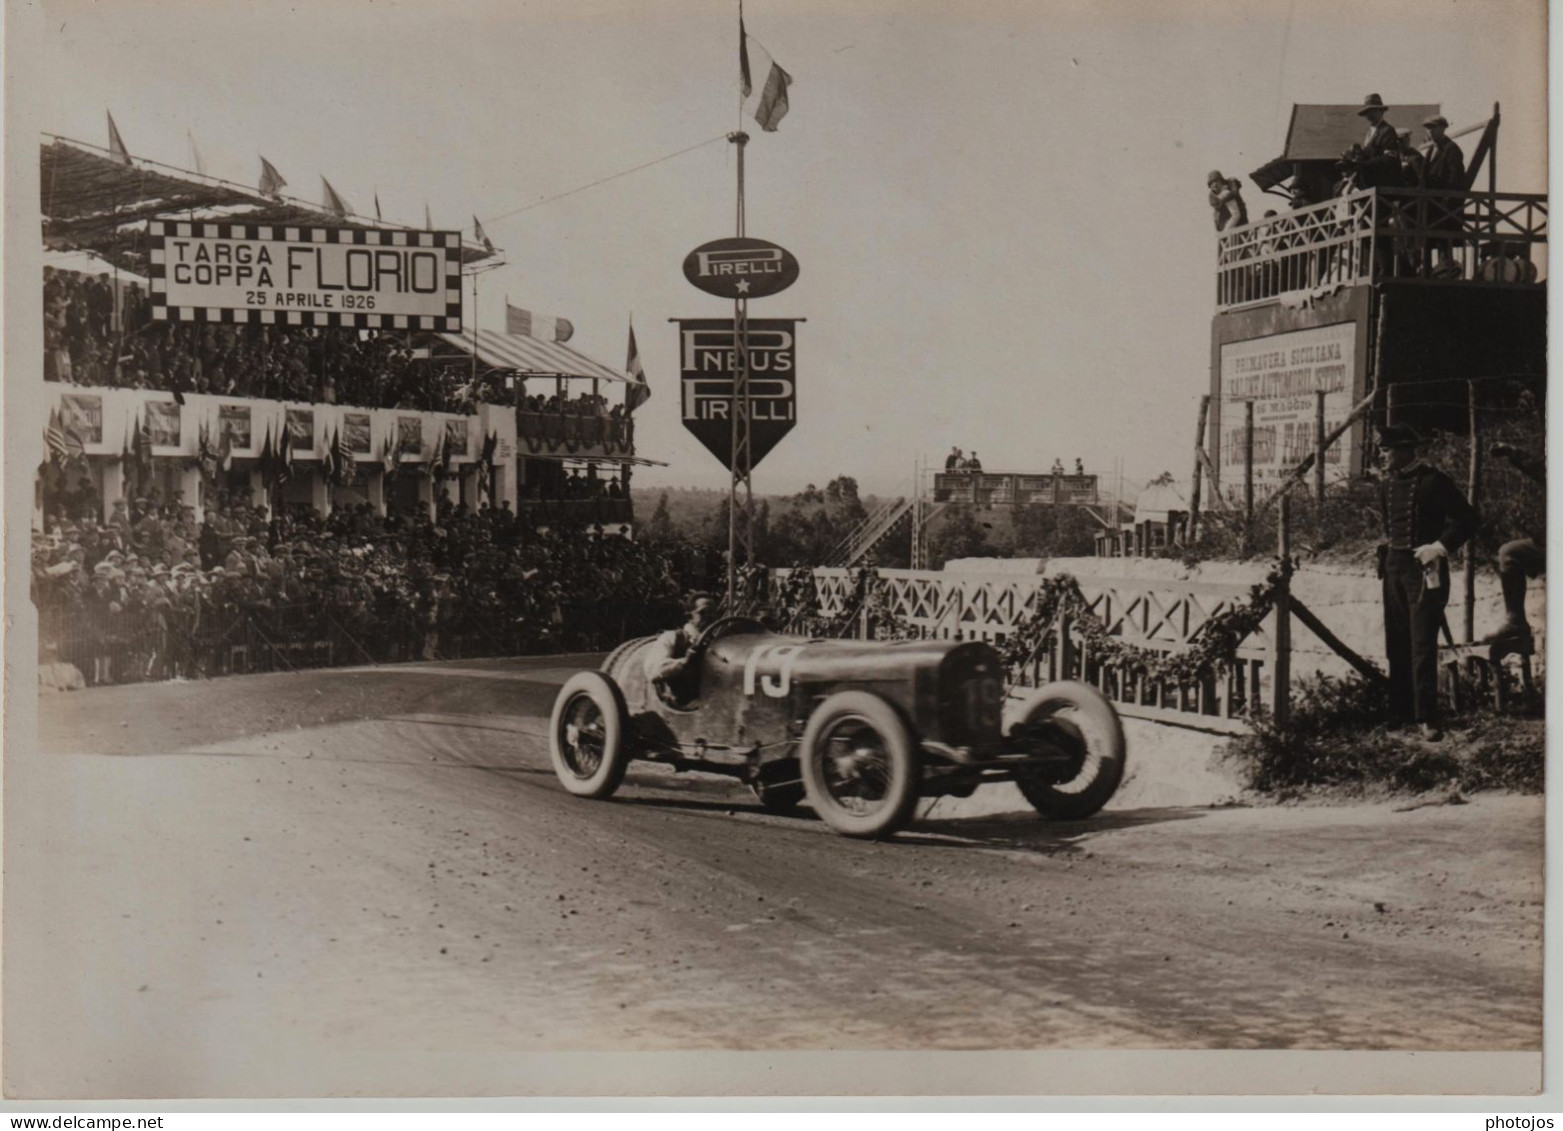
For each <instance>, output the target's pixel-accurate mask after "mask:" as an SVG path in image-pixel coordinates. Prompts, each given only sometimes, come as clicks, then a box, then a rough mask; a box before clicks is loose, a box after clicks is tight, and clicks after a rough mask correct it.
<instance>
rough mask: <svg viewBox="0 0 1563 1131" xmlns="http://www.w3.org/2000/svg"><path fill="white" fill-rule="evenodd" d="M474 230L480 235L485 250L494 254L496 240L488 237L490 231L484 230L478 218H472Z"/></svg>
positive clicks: (474, 232) (476, 234)
mask: <svg viewBox="0 0 1563 1131" xmlns="http://www.w3.org/2000/svg"><path fill="white" fill-rule="evenodd" d="M472 232H473V234H474V235H475V236H477V237H478V243H480V244H482V245H483V250H484V251H486V252H488V253H489V254H490V255H493V254H494V242H493V241H492V240H490V239H489V238H488V233H487V232H485V231H484V230H483V225H482V224H480V223H478V218H477V217H476V216H474V217H473V218H472Z"/></svg>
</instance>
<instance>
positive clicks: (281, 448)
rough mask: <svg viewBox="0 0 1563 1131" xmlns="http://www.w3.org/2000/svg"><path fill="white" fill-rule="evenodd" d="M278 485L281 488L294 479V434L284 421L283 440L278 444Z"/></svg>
mask: <svg viewBox="0 0 1563 1131" xmlns="http://www.w3.org/2000/svg"><path fill="white" fill-rule="evenodd" d="M275 463H276V468H277V484H278V486H281V485H282V484H283V483H286V482H287V481H288V480H289V479H292V478H293V432H292V430H291V429H290V428H289V427H288V425H287V422H286V421H284V422H283V425H282V431H281V438H280V439H279V440H278V443H277V457H276V461H275Z"/></svg>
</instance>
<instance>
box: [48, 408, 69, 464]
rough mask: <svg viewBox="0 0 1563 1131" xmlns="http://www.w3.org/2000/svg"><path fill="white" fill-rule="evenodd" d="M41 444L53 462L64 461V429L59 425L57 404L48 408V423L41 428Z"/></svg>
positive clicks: (65, 453)
mask: <svg viewBox="0 0 1563 1131" xmlns="http://www.w3.org/2000/svg"><path fill="white" fill-rule="evenodd" d="M43 445H44V447H45V448H47V449H48V452H49V457H48V458H49V459H50V460H52V461H53V462H55V463H64V462H65V457H66V455H67V450H66V447H65V430H64V429H63V428H62V427H61V426H60V410H59V407H58V406H55V407H54V408H51V409H50V410H49V424H48V426H47V427H46V428H45V429H44V430H43Z"/></svg>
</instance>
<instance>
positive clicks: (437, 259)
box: [147, 220, 461, 333]
mask: <svg viewBox="0 0 1563 1131" xmlns="http://www.w3.org/2000/svg"><path fill="white" fill-rule="evenodd" d="M149 224H150V227H149V229H148V234H149V235H150V236H151V241H152V253H151V263H150V264H149V266H148V269H147V273H148V278H149V286H150V287H151V292H152V317H154V318H161V319H167V320H170V321H179V322H259V323H267V324H276V325H284V326H356V327H359V328H369V329H376V328H379V329H388V330H389V329H395V330H439V331H443V332H445V333H453V332H456V331H459V330H460V329H461V233H460V232H418V231H383V230H380V229H373V230H365V229H362V228H302V227H290V226H286V225H269V224H219V223H202V222H199V221H184V222H180V221H175V220H152V221H149Z"/></svg>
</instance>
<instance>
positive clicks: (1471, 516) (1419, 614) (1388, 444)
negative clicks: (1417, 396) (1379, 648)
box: [1379, 424, 1477, 742]
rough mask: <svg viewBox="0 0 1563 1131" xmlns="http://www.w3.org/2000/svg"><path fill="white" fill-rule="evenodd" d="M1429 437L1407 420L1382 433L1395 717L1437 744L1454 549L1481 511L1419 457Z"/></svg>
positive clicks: (1387, 646) (1388, 647)
mask: <svg viewBox="0 0 1563 1131" xmlns="http://www.w3.org/2000/svg"><path fill="white" fill-rule="evenodd" d="M1421 443H1422V438H1421V437H1420V436H1418V435H1417V434H1416V432H1415V431H1414V430H1413V429H1411V428H1409V427H1407V426H1406V425H1403V424H1392V425H1390V426H1389V427H1387V428H1385V429H1384V430H1383V432H1382V433H1381V435H1380V438H1379V449H1380V459H1381V460H1382V462H1383V465H1384V479H1383V481H1382V482H1381V483H1380V484H1379V513H1380V516H1381V518H1382V520H1383V530H1384V544H1383V546H1381V547H1380V551H1379V552H1380V555H1381V561H1382V563H1383V564H1382V571H1381V572H1382V574H1383V578H1384V652H1385V656H1386V658H1387V659H1388V661H1389V711H1390V717H1391V721H1392V723H1402V724H1403V723H1407V722H1413V721H1414V722H1416V723H1418V724H1419V725H1420V726H1421V729H1422V734H1423V737H1425V738H1427V739H1429V740H1430V741H1434V742H1436V741H1437V740H1438V739H1440V738H1442V737H1443V732H1442V731H1441V730H1440V729H1439V727H1438V630H1439V628H1440V627H1441V626H1442V624H1443V620H1444V606H1445V605H1447V604H1448V603H1449V555H1450V554H1453V553H1454V552H1455V551H1456V550H1458V549H1459V548H1460V547H1461V546H1463V545H1464V544H1465V543H1466V541H1467V540H1468V539H1469V538H1470V537H1471V535H1472V534H1474V533H1475V532H1476V521H1477V520H1476V511H1475V510H1474V509H1473V508H1472V507H1471V504H1470V503H1469V502H1467V501H1466V498H1465V496H1464V495H1463V494H1461V493H1460V488H1459V487H1457V486H1455V482H1454V480H1453V479H1451V478H1449V476H1447V475H1445V474H1444V473H1443V472H1442V471H1439V470H1438V469H1437V468H1436V467H1433V466H1432V465H1431V464H1429V463H1426V462H1425V461H1423V460H1422V459H1420V458H1418V456H1417V448H1418V447H1419V446H1420V445H1421Z"/></svg>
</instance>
